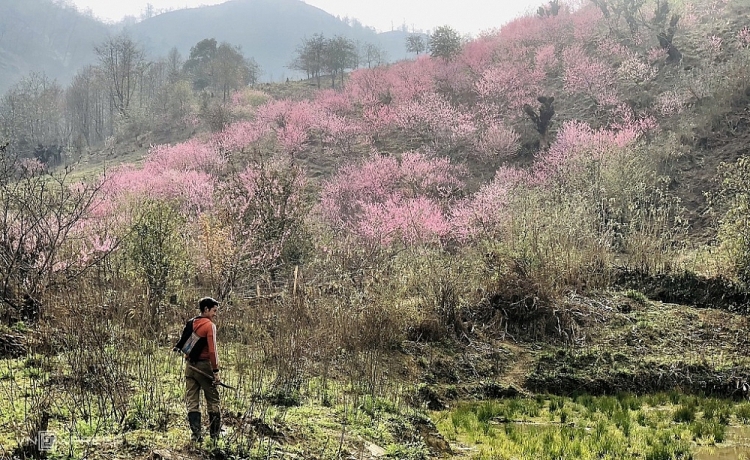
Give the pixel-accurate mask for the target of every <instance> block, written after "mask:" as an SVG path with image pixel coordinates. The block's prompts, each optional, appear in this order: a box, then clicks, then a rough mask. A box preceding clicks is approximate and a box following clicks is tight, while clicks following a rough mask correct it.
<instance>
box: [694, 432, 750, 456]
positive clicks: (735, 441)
mask: <svg viewBox="0 0 750 460" xmlns="http://www.w3.org/2000/svg"><path fill="white" fill-rule="evenodd" d="M695 460H750V427H748V426H730V427H727V440H726V441H725V442H723V443H721V444H720V445H718V446H710V447H708V446H706V447H700V448H699V449H698V450H697V451H696V452H695Z"/></svg>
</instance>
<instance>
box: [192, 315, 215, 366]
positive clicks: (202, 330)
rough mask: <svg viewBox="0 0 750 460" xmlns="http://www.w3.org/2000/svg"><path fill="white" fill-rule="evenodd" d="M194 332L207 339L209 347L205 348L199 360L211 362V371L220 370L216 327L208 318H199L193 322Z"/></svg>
mask: <svg viewBox="0 0 750 460" xmlns="http://www.w3.org/2000/svg"><path fill="white" fill-rule="evenodd" d="M193 332H195V333H196V334H197V335H198V337H205V338H206V342H207V343H208V346H206V347H205V348H203V351H201V354H200V356H199V357H198V359H200V360H208V361H211V369H212V370H213V371H218V370H219V351H218V348H217V347H216V325H215V324H214V323H213V322H212V321H211V320H210V319H208V318H202V317H198V318H196V319H195V320H194V321H193Z"/></svg>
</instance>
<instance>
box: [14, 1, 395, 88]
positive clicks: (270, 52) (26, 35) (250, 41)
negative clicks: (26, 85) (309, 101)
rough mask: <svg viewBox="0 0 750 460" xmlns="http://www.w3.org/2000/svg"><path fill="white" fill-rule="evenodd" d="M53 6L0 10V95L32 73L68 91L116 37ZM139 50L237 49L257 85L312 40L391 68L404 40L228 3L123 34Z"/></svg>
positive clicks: (288, 5) (307, 15)
mask: <svg viewBox="0 0 750 460" xmlns="http://www.w3.org/2000/svg"><path fill="white" fill-rule="evenodd" d="M120 28H121V26H119V25H108V24H104V23H102V22H100V21H98V20H96V19H95V18H93V17H91V16H89V15H85V14H83V13H80V12H78V11H77V10H76V9H75V8H73V7H72V6H68V5H66V4H65V3H64V2H57V1H54V0H3V1H2V2H0V94H2V93H5V91H7V90H8V89H9V88H10V87H12V86H13V85H14V84H15V83H16V82H18V81H19V80H20V79H21V78H22V77H23V76H25V75H27V74H28V73H29V72H31V71H36V72H44V73H46V74H47V75H48V76H49V77H51V78H55V79H57V80H58V81H59V82H60V83H62V84H67V83H68V82H69V81H70V79H71V78H72V77H73V76H74V75H75V74H76V73H77V72H78V70H79V69H80V68H82V67H84V66H85V65H88V64H94V63H96V56H95V53H94V50H93V49H94V45H96V44H98V43H101V42H102V41H104V40H105V39H106V38H107V36H110V35H114V34H117V33H119V32H120ZM125 30H126V31H128V32H129V33H130V35H131V37H132V38H133V39H135V40H137V41H138V42H140V43H142V44H143V46H144V48H145V50H146V52H147V55H148V58H149V59H155V58H157V57H160V56H166V54H167V53H168V52H169V50H170V49H172V48H173V47H176V48H177V49H178V50H179V51H180V53H181V54H182V55H183V57H187V55H188V54H189V52H190V48H191V47H192V46H194V45H195V44H196V43H198V42H199V41H200V40H203V39H205V38H214V39H216V40H217V41H218V42H223V41H226V42H229V43H231V44H232V45H238V46H240V47H241V48H242V52H243V54H244V55H245V56H246V57H252V58H253V59H255V61H256V62H258V64H260V66H261V75H260V78H261V81H280V80H283V79H284V78H286V77H290V78H294V77H295V76H296V75H297V74H295V73H294V72H293V71H291V70H290V69H288V68H287V65H288V63H289V62H290V61H291V60H292V58H293V57H294V52H295V50H296V48H297V46H298V45H299V44H300V43H301V41H302V40H303V39H304V38H306V37H311V36H312V35H313V34H316V33H321V34H323V35H324V36H326V37H333V36H335V35H342V36H344V37H347V38H350V39H352V40H355V41H358V42H359V43H361V44H363V45H364V44H366V43H371V44H374V45H377V46H379V47H380V48H381V49H383V50H384V51H385V52H386V53H387V54H388V57H389V59H390V60H398V59H402V58H404V57H406V56H407V54H406V51H405V46H404V41H405V37H406V35H407V34H406V32H403V31H393V32H388V33H385V34H378V33H376V32H375V31H374V30H373V29H371V28H368V27H365V26H362V25H360V24H359V23H356V22H355V23H354V25H350V24H348V23H347V22H345V21H342V20H341V19H339V18H337V17H335V16H333V15H331V14H329V13H326V12H325V11H323V10H321V9H319V8H317V7H314V6H312V5H308V4H306V3H304V2H303V1H301V0H230V1H228V2H225V3H222V4H219V5H213V6H203V7H198V8H190V9H184V10H176V11H171V12H167V13H163V14H160V15H157V16H154V17H152V18H149V19H146V20H143V21H141V22H138V23H136V24H133V25H131V26H128V27H126V28H125Z"/></svg>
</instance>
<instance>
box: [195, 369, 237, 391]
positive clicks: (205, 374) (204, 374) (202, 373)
mask: <svg viewBox="0 0 750 460" xmlns="http://www.w3.org/2000/svg"><path fill="white" fill-rule="evenodd" d="M187 367H189V368H190V369H192V370H194V371H195V372H197V373H199V374H201V375H202V376H204V377H208V378H209V379H211V380H213V378H214V376H213V375H208V374H207V373H205V372H203V371H202V370H200V369H197V368H195V367H193V366H191V365H190V364H188V365H187ZM214 385H219V386H222V387H224V388H229V389H230V390H236V389H237V388H235V387H233V386H230V385H227V384H226V383H224V382H218V383H214Z"/></svg>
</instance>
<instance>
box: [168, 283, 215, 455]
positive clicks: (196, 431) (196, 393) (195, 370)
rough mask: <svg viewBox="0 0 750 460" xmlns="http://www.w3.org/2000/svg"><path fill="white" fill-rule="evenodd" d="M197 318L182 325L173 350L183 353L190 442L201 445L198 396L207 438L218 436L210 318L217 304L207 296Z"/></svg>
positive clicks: (202, 302)
mask: <svg viewBox="0 0 750 460" xmlns="http://www.w3.org/2000/svg"><path fill="white" fill-rule="evenodd" d="M198 308H199V309H200V312H201V314H200V316H196V317H195V318H192V319H190V320H189V321H188V322H187V324H185V329H183V331H182V336H181V337H180V341H179V342H177V344H176V345H175V347H174V349H175V350H176V351H181V352H182V353H184V354H185V359H186V360H187V362H186V364H185V400H186V404H187V413H188V423H189V424H190V431H191V432H192V435H191V440H192V441H195V442H202V441H203V436H202V433H201V429H202V427H201V409H200V393H201V391H203V395H204V396H205V398H206V408H207V412H208V420H209V432H210V434H211V439H212V440H214V441H216V440H217V439H218V438H219V434H220V433H221V412H220V407H219V391H218V389H217V385H219V383H221V377H220V373H219V353H218V349H217V346H216V324H214V322H213V321H214V317H215V316H216V313H217V311H218V309H219V302H217V301H216V300H214V299H213V298H211V297H204V298H202V299H200V301H198Z"/></svg>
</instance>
